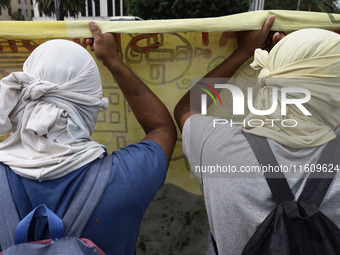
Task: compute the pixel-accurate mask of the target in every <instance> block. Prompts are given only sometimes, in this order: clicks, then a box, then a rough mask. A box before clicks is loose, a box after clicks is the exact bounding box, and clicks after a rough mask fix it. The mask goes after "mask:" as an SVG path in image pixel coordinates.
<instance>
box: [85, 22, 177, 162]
mask: <svg viewBox="0 0 340 255" xmlns="http://www.w3.org/2000/svg"><path fill="white" fill-rule="evenodd" d="M89 27H90V31H91V33H92V35H93V38H94V40H91V39H90V40H87V43H88V44H90V46H91V50H94V52H95V54H96V56H97V57H98V58H99V59H100V60H101V61H102V63H103V64H104V65H105V66H106V67H107V68H108V69H109V71H110V72H111V73H112V75H113V77H114V79H115V80H116V82H117V83H118V86H119V87H120V89H121V91H122V92H123V94H124V96H125V98H126V100H127V101H128V103H129V105H130V107H131V110H132V111H133V113H134V115H135V116H136V118H137V120H138V122H139V124H140V125H141V126H142V128H143V129H144V131H145V133H146V136H145V138H144V139H143V140H151V141H155V142H157V143H158V144H159V145H160V146H162V148H163V149H164V151H165V154H166V156H167V159H168V164H169V163H170V159H171V155H172V152H173V149H174V146H175V142H176V128H175V125H174V122H173V120H172V118H171V115H170V114H169V111H168V110H167V108H166V107H165V106H164V104H163V103H162V102H161V101H160V100H159V99H158V97H157V96H156V95H155V94H154V93H153V92H152V91H151V90H150V89H149V88H148V87H147V86H146V85H145V84H144V83H143V82H142V81H141V80H140V79H139V78H138V77H137V76H136V75H135V74H134V73H133V72H132V71H131V70H130V69H129V68H128V67H127V66H126V65H125V64H124V62H123V61H122V59H121V58H120V56H119V49H118V43H117V39H116V36H115V35H114V34H112V33H105V34H102V31H101V30H100V28H99V27H98V26H97V25H96V24H95V23H94V22H89Z"/></svg>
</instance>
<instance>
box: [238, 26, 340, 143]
mask: <svg viewBox="0 0 340 255" xmlns="http://www.w3.org/2000/svg"><path fill="white" fill-rule="evenodd" d="M251 66H252V67H253V68H254V69H255V70H260V73H259V82H258V83H257V84H256V86H257V88H256V90H257V91H259V92H258V95H257V97H256V99H255V102H254V107H255V108H256V109H258V110H266V109H268V108H269V107H270V105H271V104H272V102H273V99H272V94H273V93H272V92H273V88H279V89H281V88H292V87H297V88H303V89H307V90H309V91H310V93H311V99H310V100H309V101H308V102H306V103H304V104H303V105H304V107H305V108H306V109H307V110H308V111H309V112H310V113H311V115H305V114H304V113H303V112H302V111H301V110H299V109H298V108H297V107H295V106H294V105H291V104H287V114H286V115H284V116H282V115H281V107H280V106H281V99H280V93H279V94H278V107H277V109H276V111H274V113H272V114H270V115H262V116H258V115H254V114H249V115H248V116H247V117H246V123H247V122H248V120H250V119H260V120H262V121H263V122H264V123H265V125H264V126H263V127H258V128H253V127H250V126H246V127H245V128H244V129H243V130H244V131H245V132H248V133H253V134H256V135H260V136H265V137H268V138H271V139H274V140H275V141H277V142H279V143H280V144H283V145H285V146H288V147H292V148H304V147H314V146H318V145H321V144H324V143H326V142H328V141H330V140H332V139H333V138H335V137H336V136H335V133H334V131H333V129H334V128H335V127H337V125H338V124H339V123H340V100H339V96H338V95H339V93H340V85H339V84H340V83H339V82H340V72H339V70H340V35H339V34H337V33H334V32H331V31H327V30H322V29H303V30H299V31H296V32H293V33H291V34H289V35H287V36H286V37H285V38H283V39H282V40H281V41H280V42H279V43H277V44H276V45H275V47H274V48H273V49H272V50H271V51H270V52H269V53H268V52H267V51H265V50H261V49H257V50H256V51H255V56H254V62H253V63H252V64H251ZM279 91H280V90H279ZM296 96H297V95H296V94H289V98H290V99H293V98H298V97H296ZM283 119H293V120H295V121H296V122H297V125H296V126H295V127H283V126H282V125H281V124H280V121H275V122H272V120H283ZM273 124H274V125H273Z"/></svg>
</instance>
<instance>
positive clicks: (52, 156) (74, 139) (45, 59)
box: [0, 40, 108, 181]
mask: <svg viewBox="0 0 340 255" xmlns="http://www.w3.org/2000/svg"><path fill="white" fill-rule="evenodd" d="M100 107H102V108H104V109H106V108H107V107H108V101H107V99H106V98H103V93H102V85H101V79H100V74H99V70H98V67H97V65H96V63H95V61H94V59H93V58H92V56H91V55H90V54H89V53H88V52H87V51H86V50H85V49H84V48H83V47H81V46H80V45H78V44H76V43H74V42H71V41H67V40H51V41H48V42H45V43H43V44H42V45H40V46H39V47H37V48H36V49H35V50H34V51H33V52H32V54H31V55H30V56H29V57H28V59H27V60H26V62H25V63H24V66H23V71H22V72H14V73H12V74H10V75H9V76H7V77H5V78H3V79H2V80H1V81H0V135H6V134H9V133H11V135H10V137H9V138H7V139H6V140H5V141H4V142H2V143H0V162H3V163H4V164H7V165H8V166H10V167H11V169H12V170H13V171H15V172H16V173H17V174H19V175H21V176H24V177H27V178H31V179H38V180H40V181H42V180H51V179H56V178H59V177H61V176H64V175H66V174H68V173H70V172H72V171H74V170H76V169H78V168H80V167H81V166H83V165H85V164H86V163H89V162H91V161H93V160H95V159H96V158H98V157H101V156H102V155H104V154H105V153H106V147H105V146H104V145H101V144H98V143H97V142H95V141H92V140H91V134H92V132H93V129H94V126H95V123H96V119H97V115H98V112H99V108H100Z"/></svg>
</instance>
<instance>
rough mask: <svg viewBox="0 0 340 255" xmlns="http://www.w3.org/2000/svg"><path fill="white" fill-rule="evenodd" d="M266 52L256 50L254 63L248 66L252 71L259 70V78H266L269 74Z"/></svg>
mask: <svg viewBox="0 0 340 255" xmlns="http://www.w3.org/2000/svg"><path fill="white" fill-rule="evenodd" d="M268 63H269V58H268V51H265V50H261V49H256V50H255V53H254V61H253V62H252V63H251V64H250V66H251V67H252V68H253V69H254V70H260V69H261V71H260V73H259V78H267V77H268V76H269V74H270V70H269V69H268Z"/></svg>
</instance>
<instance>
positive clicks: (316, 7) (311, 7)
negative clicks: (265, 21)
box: [264, 0, 337, 12]
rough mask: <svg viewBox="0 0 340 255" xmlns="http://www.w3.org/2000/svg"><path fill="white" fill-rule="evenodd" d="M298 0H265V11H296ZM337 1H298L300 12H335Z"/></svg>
mask: <svg viewBox="0 0 340 255" xmlns="http://www.w3.org/2000/svg"><path fill="white" fill-rule="evenodd" d="M298 2H299V1H298V0H286V1H282V0H266V1H265V4H264V8H265V9H266V10H277V9H281V10H296V9H297V5H298ZM336 3H337V0H300V6H299V10H300V11H316V12H335V11H336V9H337V7H336Z"/></svg>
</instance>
